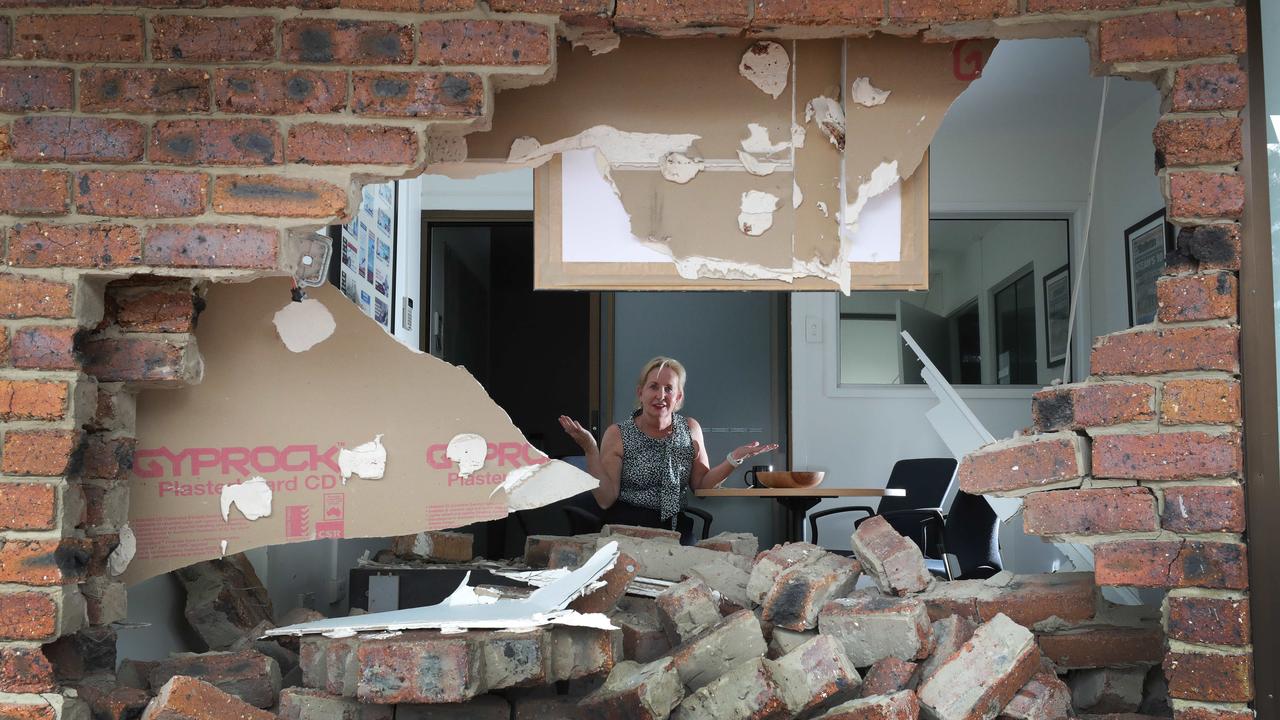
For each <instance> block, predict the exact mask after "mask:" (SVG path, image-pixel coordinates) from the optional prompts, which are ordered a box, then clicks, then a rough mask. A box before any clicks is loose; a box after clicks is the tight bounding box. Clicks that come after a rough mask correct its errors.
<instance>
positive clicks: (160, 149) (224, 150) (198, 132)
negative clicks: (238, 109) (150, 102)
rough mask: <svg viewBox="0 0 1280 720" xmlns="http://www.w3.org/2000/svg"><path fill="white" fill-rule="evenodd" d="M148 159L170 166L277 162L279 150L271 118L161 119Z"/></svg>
mask: <svg viewBox="0 0 1280 720" xmlns="http://www.w3.org/2000/svg"><path fill="white" fill-rule="evenodd" d="M150 159H151V161H152V162H156V163H166V164H174V165H278V164H280V162H282V159H283V151H282V149H281V144H280V132H279V130H278V129H277V128H276V124H275V123H274V122H273V121H271V120H161V121H158V122H156V124H155V125H154V126H153V127H152V129H151V154H150Z"/></svg>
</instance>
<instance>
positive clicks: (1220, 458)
mask: <svg viewBox="0 0 1280 720" xmlns="http://www.w3.org/2000/svg"><path fill="white" fill-rule="evenodd" d="M1241 463H1242V459H1241V454H1240V436H1239V435H1238V434H1236V433H1229V434H1226V435H1210V434H1208V433H1204V432H1198V431H1196V432H1169V433H1159V434H1155V435H1104V436H1100V437H1096V438H1094V440H1093V474H1094V475H1095V476H1097V477H1100V478H1119V479H1125V480H1148V481H1160V480H1192V479H1195V478H1203V477H1228V476H1232V475H1238V474H1239V473H1240V472H1241Z"/></svg>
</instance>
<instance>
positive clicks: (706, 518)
mask: <svg viewBox="0 0 1280 720" xmlns="http://www.w3.org/2000/svg"><path fill="white" fill-rule="evenodd" d="M684 512H687V513H689V514H690V515H692V516H694V517H696V518H698V519H700V520H702V539H703V540H706V539H707V538H709V537H711V521H712V520H713V519H714V518H713V517H712V516H711V513H709V512H707V511H706V510H703V509H702V508H696V507H686V508H685V509H684Z"/></svg>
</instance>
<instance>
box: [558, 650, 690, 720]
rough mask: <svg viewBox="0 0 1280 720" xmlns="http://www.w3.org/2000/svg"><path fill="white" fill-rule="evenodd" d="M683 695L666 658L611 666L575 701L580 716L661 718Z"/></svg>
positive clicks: (670, 664)
mask: <svg viewBox="0 0 1280 720" xmlns="http://www.w3.org/2000/svg"><path fill="white" fill-rule="evenodd" d="M683 697H684V689H683V688H682V687H681V685H680V676H679V675H678V674H677V672H676V669H675V667H674V666H673V664H672V663H671V661H670V660H669V659H667V658H662V659H659V660H655V661H653V662H651V663H648V664H645V665H640V664H638V663H634V662H631V661H629V660H628V661H624V662H621V663H618V664H617V665H616V666H614V668H613V671H612V672H610V673H609V678H608V679H607V680H605V682H604V685H601V686H600V688H599V689H597V690H595V691H593V692H592V693H591V694H589V695H587V696H586V697H584V698H583V699H582V701H581V702H579V703H578V707H579V709H580V711H581V713H582V715H583V716H584V717H599V718H634V719H635V720H662V718H665V717H667V716H669V715H670V714H671V711H672V710H673V709H675V707H676V706H677V705H678V704H679V703H680V700H681V699H682V698H683Z"/></svg>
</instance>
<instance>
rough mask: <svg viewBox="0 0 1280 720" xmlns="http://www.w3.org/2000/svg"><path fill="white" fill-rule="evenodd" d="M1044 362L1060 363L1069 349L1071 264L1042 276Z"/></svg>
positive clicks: (1048, 363) (1054, 364)
mask: <svg viewBox="0 0 1280 720" xmlns="http://www.w3.org/2000/svg"><path fill="white" fill-rule="evenodd" d="M1043 285H1044V352H1045V364H1046V365H1048V366H1049V367H1055V366H1058V365H1061V364H1062V363H1063V362H1065V361H1066V359H1067V352H1069V351H1070V347H1069V346H1070V338H1069V336H1068V335H1067V324H1068V321H1069V320H1070V316H1071V266H1070V265H1063V266H1062V267H1060V268H1058V269H1057V270H1054V271H1053V272H1051V273H1049V274H1048V275H1045V276H1044V281H1043Z"/></svg>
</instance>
